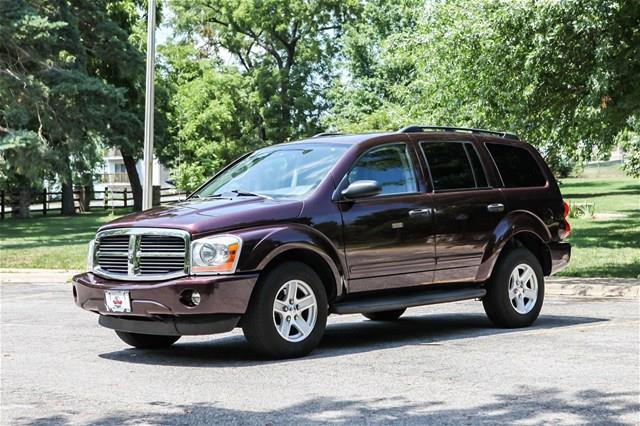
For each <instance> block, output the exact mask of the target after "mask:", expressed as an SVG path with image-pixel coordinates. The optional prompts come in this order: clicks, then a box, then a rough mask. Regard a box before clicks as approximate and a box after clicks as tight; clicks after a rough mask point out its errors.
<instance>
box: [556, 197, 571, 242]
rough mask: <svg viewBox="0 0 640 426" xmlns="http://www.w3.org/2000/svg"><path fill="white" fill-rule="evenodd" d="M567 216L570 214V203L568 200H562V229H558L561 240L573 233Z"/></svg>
mask: <svg viewBox="0 0 640 426" xmlns="http://www.w3.org/2000/svg"><path fill="white" fill-rule="evenodd" d="M567 216H569V204H567V202H566V201H563V202H562V223H561V224H560V229H559V230H558V236H559V237H560V239H561V240H564V239H565V238H567V237H568V236H569V235H570V234H571V225H569V222H568V221H567Z"/></svg>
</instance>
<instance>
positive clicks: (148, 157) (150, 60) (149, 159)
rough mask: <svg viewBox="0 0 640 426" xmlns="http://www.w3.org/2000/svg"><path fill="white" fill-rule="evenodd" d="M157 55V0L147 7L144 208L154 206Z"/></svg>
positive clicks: (149, 0) (150, 1)
mask: <svg viewBox="0 0 640 426" xmlns="http://www.w3.org/2000/svg"><path fill="white" fill-rule="evenodd" d="M155 56H156V0H148V9H147V82H146V91H145V101H144V159H143V163H144V182H143V183H142V210H148V209H150V208H151V207H152V206H153V73H154V68H155Z"/></svg>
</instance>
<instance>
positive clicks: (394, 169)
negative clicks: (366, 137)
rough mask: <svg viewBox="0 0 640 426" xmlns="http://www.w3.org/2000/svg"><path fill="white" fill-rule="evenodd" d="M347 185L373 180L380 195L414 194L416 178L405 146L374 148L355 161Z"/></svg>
mask: <svg viewBox="0 0 640 426" xmlns="http://www.w3.org/2000/svg"><path fill="white" fill-rule="evenodd" d="M347 179H348V181H349V183H352V182H355V181H357V180H375V181H377V182H378V183H379V184H380V186H382V192H381V194H397V193H406V192H416V191H417V187H416V177H415V174H414V173H413V167H412V165H411V160H410V159H409V156H408V155H407V149H406V146H405V145H388V146H383V147H379V148H374V149H372V150H371V151H369V152H367V153H366V154H364V155H363V156H362V157H360V158H359V159H358V161H356V164H355V165H354V166H353V169H351V171H350V172H349V175H348V176H347Z"/></svg>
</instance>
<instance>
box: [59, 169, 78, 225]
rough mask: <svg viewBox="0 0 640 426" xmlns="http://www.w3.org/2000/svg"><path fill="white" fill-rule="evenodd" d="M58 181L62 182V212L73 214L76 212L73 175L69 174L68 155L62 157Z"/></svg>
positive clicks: (67, 214) (65, 214)
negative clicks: (62, 163) (62, 161)
mask: <svg viewBox="0 0 640 426" xmlns="http://www.w3.org/2000/svg"><path fill="white" fill-rule="evenodd" d="M60 181H61V184H62V214H63V215H64V216H73V215H74V214H76V208H75V205H74V201H73V177H72V176H71V164H69V157H67V158H65V159H64V166H63V170H62V175H61V176H60Z"/></svg>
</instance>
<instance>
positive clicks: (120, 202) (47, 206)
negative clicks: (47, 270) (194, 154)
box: [0, 188, 187, 219]
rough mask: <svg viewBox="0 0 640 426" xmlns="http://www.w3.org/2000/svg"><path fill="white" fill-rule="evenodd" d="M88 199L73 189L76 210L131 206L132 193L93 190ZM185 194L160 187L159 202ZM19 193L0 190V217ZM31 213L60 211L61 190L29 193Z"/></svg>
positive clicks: (7, 213) (162, 202) (173, 199)
mask: <svg viewBox="0 0 640 426" xmlns="http://www.w3.org/2000/svg"><path fill="white" fill-rule="evenodd" d="M90 195H91V197H90V199H89V200H85V199H84V191H78V190H76V191H73V205H74V208H75V209H76V212H81V211H87V210H97V209H104V210H108V209H112V208H127V207H132V206H133V193H132V192H131V190H128V189H127V188H124V189H123V190H121V191H116V190H110V189H105V190H104V191H93V192H92V193H91V194H90ZM186 196H187V193H186V192H182V191H179V190H177V189H175V188H160V203H161V204H166V203H171V202H176V201H181V200H184V199H185V198H186ZM19 197H20V194H19V193H17V192H16V193H8V192H5V191H0V219H4V218H5V217H7V216H10V215H11V212H12V209H13V206H17V204H18V200H19ZM29 210H30V211H31V213H42V215H43V216H46V215H47V214H50V213H56V212H57V213H58V214H59V213H61V212H62V192H61V191H47V190H46V189H45V190H43V191H39V192H32V193H31V204H30V206H29Z"/></svg>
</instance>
